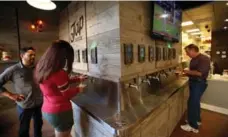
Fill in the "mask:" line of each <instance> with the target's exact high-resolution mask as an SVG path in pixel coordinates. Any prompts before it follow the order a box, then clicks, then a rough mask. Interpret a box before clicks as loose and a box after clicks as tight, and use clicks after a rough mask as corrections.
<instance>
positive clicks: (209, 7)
mask: <svg viewBox="0 0 228 137" xmlns="http://www.w3.org/2000/svg"><path fill="white" fill-rule="evenodd" d="M227 18H228V6H226V2H225V1H214V2H210V3H207V4H205V5H202V6H200V7H197V8H193V9H188V10H185V11H184V12H183V22H185V21H193V22H194V24H193V25H191V26H185V27H183V28H182V30H183V31H186V30H189V29H196V28H198V29H200V31H201V32H202V35H203V36H206V37H207V36H211V31H221V30H223V31H225V30H224V29H223V28H224V26H228V22H225V19H227ZM207 26H208V27H207Z"/></svg>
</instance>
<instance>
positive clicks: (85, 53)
mask: <svg viewBox="0 0 228 137" xmlns="http://www.w3.org/2000/svg"><path fill="white" fill-rule="evenodd" d="M82 61H83V62H84V63H88V58H87V49H85V50H83V51H82Z"/></svg>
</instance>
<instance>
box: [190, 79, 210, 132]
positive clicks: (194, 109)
mask: <svg viewBox="0 0 228 137" xmlns="http://www.w3.org/2000/svg"><path fill="white" fill-rule="evenodd" d="M206 88H207V82H206V80H200V79H198V80H189V90H190V96H189V99H188V122H189V125H190V126H191V127H193V128H195V129H198V124H197V122H201V117H200V99H201V97H202V95H203V93H204V91H205V90H206Z"/></svg>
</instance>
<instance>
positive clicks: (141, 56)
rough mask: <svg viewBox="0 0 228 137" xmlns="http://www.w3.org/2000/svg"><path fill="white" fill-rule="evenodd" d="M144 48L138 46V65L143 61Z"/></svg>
mask: <svg viewBox="0 0 228 137" xmlns="http://www.w3.org/2000/svg"><path fill="white" fill-rule="evenodd" d="M145 54H146V51H145V46H144V45H138V61H139V62H140V63H142V62H144V61H145Z"/></svg>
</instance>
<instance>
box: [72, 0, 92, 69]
mask: <svg viewBox="0 0 228 137" xmlns="http://www.w3.org/2000/svg"><path fill="white" fill-rule="evenodd" d="M68 15H69V18H68V19H69V21H68V23H69V24H68V27H69V28H68V30H69V33H68V34H69V40H70V43H71V45H72V46H73V48H74V50H75V53H76V52H77V50H80V62H77V61H76V58H77V57H76V55H77V53H76V54H75V61H74V64H73V68H74V69H76V70H77V69H78V70H80V71H85V72H87V71H88V67H87V63H84V62H83V61H82V50H85V49H86V25H85V2H83V1H81V2H79V1H72V2H71V4H70V5H69V6H68ZM80 17H83V25H82V28H81V31H80V34H77V36H74V41H72V40H73V37H72V36H71V33H72V25H73V23H75V27H76V26H77V25H76V24H77V23H79V24H80ZM75 29H79V27H78V28H75Z"/></svg>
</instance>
